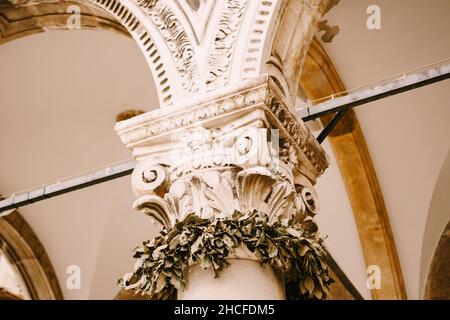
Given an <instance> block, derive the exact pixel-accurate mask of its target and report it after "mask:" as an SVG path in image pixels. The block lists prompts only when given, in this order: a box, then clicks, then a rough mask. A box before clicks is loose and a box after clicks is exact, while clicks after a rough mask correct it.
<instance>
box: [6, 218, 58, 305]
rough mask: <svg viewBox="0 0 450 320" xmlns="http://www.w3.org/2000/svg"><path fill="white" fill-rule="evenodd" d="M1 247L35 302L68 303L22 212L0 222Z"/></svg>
mask: <svg viewBox="0 0 450 320" xmlns="http://www.w3.org/2000/svg"><path fill="white" fill-rule="evenodd" d="M0 246H1V248H2V249H3V250H2V251H3V252H4V253H5V254H6V256H7V257H8V260H9V261H10V262H11V263H12V264H13V265H14V266H15V267H16V269H17V270H18V271H19V272H20V274H21V276H22V278H23V280H24V282H25V284H26V286H27V290H28V292H29V295H30V297H31V299H36V300H61V299H64V297H63V294H62V291H61V288H60V286H59V283H58V279H57V277H56V274H55V271H54V269H53V266H52V264H51V262H50V259H49V257H48V255H47V253H46V251H45V248H44V246H43V245H42V243H41V242H40V241H39V238H38V237H37V235H36V234H35V233H34V231H33V229H31V227H30V226H29V225H28V223H27V222H26V221H25V219H24V218H22V216H21V215H20V214H19V212H17V211H14V212H12V213H11V214H9V215H8V216H6V217H2V218H0Z"/></svg>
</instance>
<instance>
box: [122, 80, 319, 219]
mask: <svg viewBox="0 0 450 320" xmlns="http://www.w3.org/2000/svg"><path fill="white" fill-rule="evenodd" d="M116 130H117V132H118V133H119V135H120V137H121V139H122V141H123V142H124V143H125V144H126V145H127V146H128V147H129V148H130V149H132V150H133V155H134V157H135V158H136V159H137V160H138V164H137V166H136V168H135V170H134V172H133V175H132V182H133V189H134V192H135V194H136V196H137V197H138V199H137V200H136V202H135V204H134V207H135V208H136V209H138V210H141V211H142V212H144V213H145V214H148V215H150V216H152V217H153V218H154V219H155V221H157V222H158V223H159V224H161V225H162V226H166V227H170V226H172V225H173V224H174V223H175V222H176V220H182V219H184V217H185V216H186V215H188V214H189V213H195V214H197V215H198V216H200V217H202V218H209V217H211V216H216V217H229V216H231V215H232V214H233V212H234V211H235V210H238V211H247V210H258V211H261V212H265V213H267V214H269V215H270V216H271V217H273V218H274V219H275V218H279V219H282V220H291V219H295V218H296V217H304V216H305V215H310V216H313V215H314V214H315V213H316V212H317V209H318V204H317V197H316V195H315V192H314V189H313V187H312V186H313V184H314V183H315V180H316V178H317V177H318V176H320V175H321V174H322V172H323V171H324V170H325V168H326V167H327V165H328V160H327V157H326V154H325V153H324V151H323V149H322V148H321V147H320V145H319V144H318V143H317V142H316V140H315V138H314V136H313V135H312V134H311V133H310V132H309V130H308V128H307V127H306V126H305V125H304V123H303V122H302V121H301V120H300V119H297V117H296V116H295V115H294V114H292V113H291V112H290V111H289V109H288V108H287V106H286V104H285V103H284V100H283V96H282V95H281V94H280V93H279V91H278V89H277V86H276V85H275V84H274V83H273V81H272V80H271V79H270V77H268V76H262V77H258V78H256V79H253V80H251V81H247V82H244V83H242V84H241V85H240V86H237V87H234V88H226V89H223V90H222V91H221V92H219V94H215V95H210V96H204V97H203V98H200V99H198V101H197V103H195V104H188V105H184V106H183V105H180V106H177V107H169V108H164V109H159V110H155V111H153V112H148V113H145V114H142V115H139V116H136V117H134V118H131V119H129V120H126V121H122V122H120V123H117V125H116Z"/></svg>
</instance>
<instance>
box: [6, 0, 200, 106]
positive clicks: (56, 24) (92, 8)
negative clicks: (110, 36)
mask: <svg viewBox="0 0 450 320" xmlns="http://www.w3.org/2000/svg"><path fill="white" fill-rule="evenodd" d="M73 5H76V6H79V8H80V14H81V25H80V27H81V28H85V29H106V30H114V31H117V32H119V33H122V34H127V35H130V36H131V37H132V38H133V39H134V40H135V41H136V43H137V44H138V46H139V48H140V50H141V51H142V53H143V54H144V56H145V59H146V61H147V64H148V65H149V67H150V70H151V71H152V74H153V79H154V82H155V86H156V89H157V92H158V96H159V100H160V105H161V106H170V105H172V104H173V102H174V101H176V100H177V99H181V98H184V96H185V95H186V94H187V93H189V92H191V91H195V88H196V87H195V85H193V84H192V81H193V76H192V73H194V71H195V70H194V69H195V68H196V66H195V61H194V60H193V59H191V57H192V56H193V54H192V50H191V49H190V47H189V41H188V40H186V37H185V31H184V29H183V28H182V25H181V24H180V23H179V22H178V20H177V18H176V16H175V14H174V13H173V12H172V9H171V8H170V7H169V6H168V5H167V4H165V3H163V2H162V1H158V0H156V1H145V0H140V1H121V0H85V1H81V0H71V1H66V0H63V1H40V0H37V1H32V2H29V1H15V2H14V4H13V3H12V1H10V2H7V3H6V4H2V5H1V6H0V34H1V39H0V43H2V42H5V41H8V40H12V39H15V38H18V37H21V36H26V35H29V34H33V33H36V32H42V31H45V30H48V29H60V30H66V29H69V27H68V25H67V19H68V17H69V16H70V15H71V14H70V13H67V9H68V8H69V7H70V6H73ZM183 36H184V37H183ZM192 70H194V71H192Z"/></svg>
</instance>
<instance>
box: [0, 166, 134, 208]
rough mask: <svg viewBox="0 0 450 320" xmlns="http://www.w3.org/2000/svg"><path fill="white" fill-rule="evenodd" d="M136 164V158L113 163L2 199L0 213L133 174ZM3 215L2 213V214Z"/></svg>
mask: <svg viewBox="0 0 450 320" xmlns="http://www.w3.org/2000/svg"><path fill="white" fill-rule="evenodd" d="M134 166H135V161H134V160H128V161H125V162H122V163H119V164H115V165H111V166H109V167H105V168H102V169H98V170H95V171H92V172H90V173H88V174H84V175H80V176H78V177H74V178H70V179H67V180H65V181H61V182H57V183H55V184H51V185H47V186H43V187H41V188H36V189H34V190H31V191H26V192H22V193H19V194H17V195H14V196H11V197H8V198H6V199H4V200H1V201H0V213H1V212H7V213H6V214H3V215H7V214H9V213H10V212H12V211H14V210H15V209H17V208H19V207H23V206H25V205H27V204H31V203H33V202H37V201H41V200H44V199H48V198H52V197H56V196H59V195H61V194H65V193H69V192H72V191H75V190H78V189H83V188H86V187H89V186H93V185H96V184H99V183H102V182H106V181H109V180H113V179H117V178H120V177H123V176H127V175H129V174H131V172H132V171H133V169H134ZM0 216H2V215H0Z"/></svg>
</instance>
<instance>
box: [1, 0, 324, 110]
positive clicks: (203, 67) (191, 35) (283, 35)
mask: <svg viewBox="0 0 450 320" xmlns="http://www.w3.org/2000/svg"><path fill="white" fill-rule="evenodd" d="M327 3H328V1H327V0H307V1H297V0H246V1H242V0H224V1H218V2H214V4H211V3H209V4H208V2H207V1H205V0H200V1H198V2H197V3H196V5H195V6H193V5H192V4H191V2H185V1H182V0H174V1H166V0H137V1H124V0H84V1H82V0H62V1H54V0H50V1H48V0H45V1H44V0H36V1H32V2H30V1H25V0H16V1H12V0H10V1H7V2H6V3H3V4H1V5H0V35H1V36H0V43H1V42H5V41H8V40H11V39H15V38H17V37H21V36H25V35H28V34H32V33H35V32H41V31H44V30H48V29H68V28H69V27H68V25H67V19H68V18H69V17H70V15H71V13H70V12H69V13H68V11H67V8H69V7H70V6H73V5H76V6H79V8H80V11H81V12H80V14H81V27H82V28H86V29H99V28H100V29H108V30H114V31H117V32H120V33H122V34H128V35H131V36H132V37H133V39H134V40H135V41H136V43H137V44H138V45H139V48H140V50H141V51H142V53H143V54H144V56H145V59H146V61H147V63H148V65H149V67H150V69H151V71H152V74H153V78H154V80H155V85H156V88H157V92H158V96H159V100H160V105H161V106H171V105H173V104H174V102H175V101H190V100H194V99H195V96H196V93H198V92H200V93H207V92H211V91H215V90H217V89H220V88H222V87H224V86H226V85H228V84H230V83H234V82H236V81H240V80H246V79H250V78H253V77H256V76H258V75H260V74H264V73H268V74H270V75H271V77H272V78H273V80H274V81H275V83H276V84H277V85H278V86H279V88H280V89H281V91H282V92H284V93H285V96H286V98H287V101H286V102H287V103H288V105H291V104H292V102H293V101H294V100H293V98H294V96H295V94H296V88H297V85H296V83H297V81H298V77H299V76H300V70H301V67H302V65H303V61H304V58H305V56H306V52H307V49H308V44H309V42H310V40H311V39H312V36H313V31H314V27H315V25H316V23H317V22H318V20H319V18H320V16H321V15H322V13H323V12H324V11H325V9H326V5H327ZM292 26H294V28H292Z"/></svg>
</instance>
